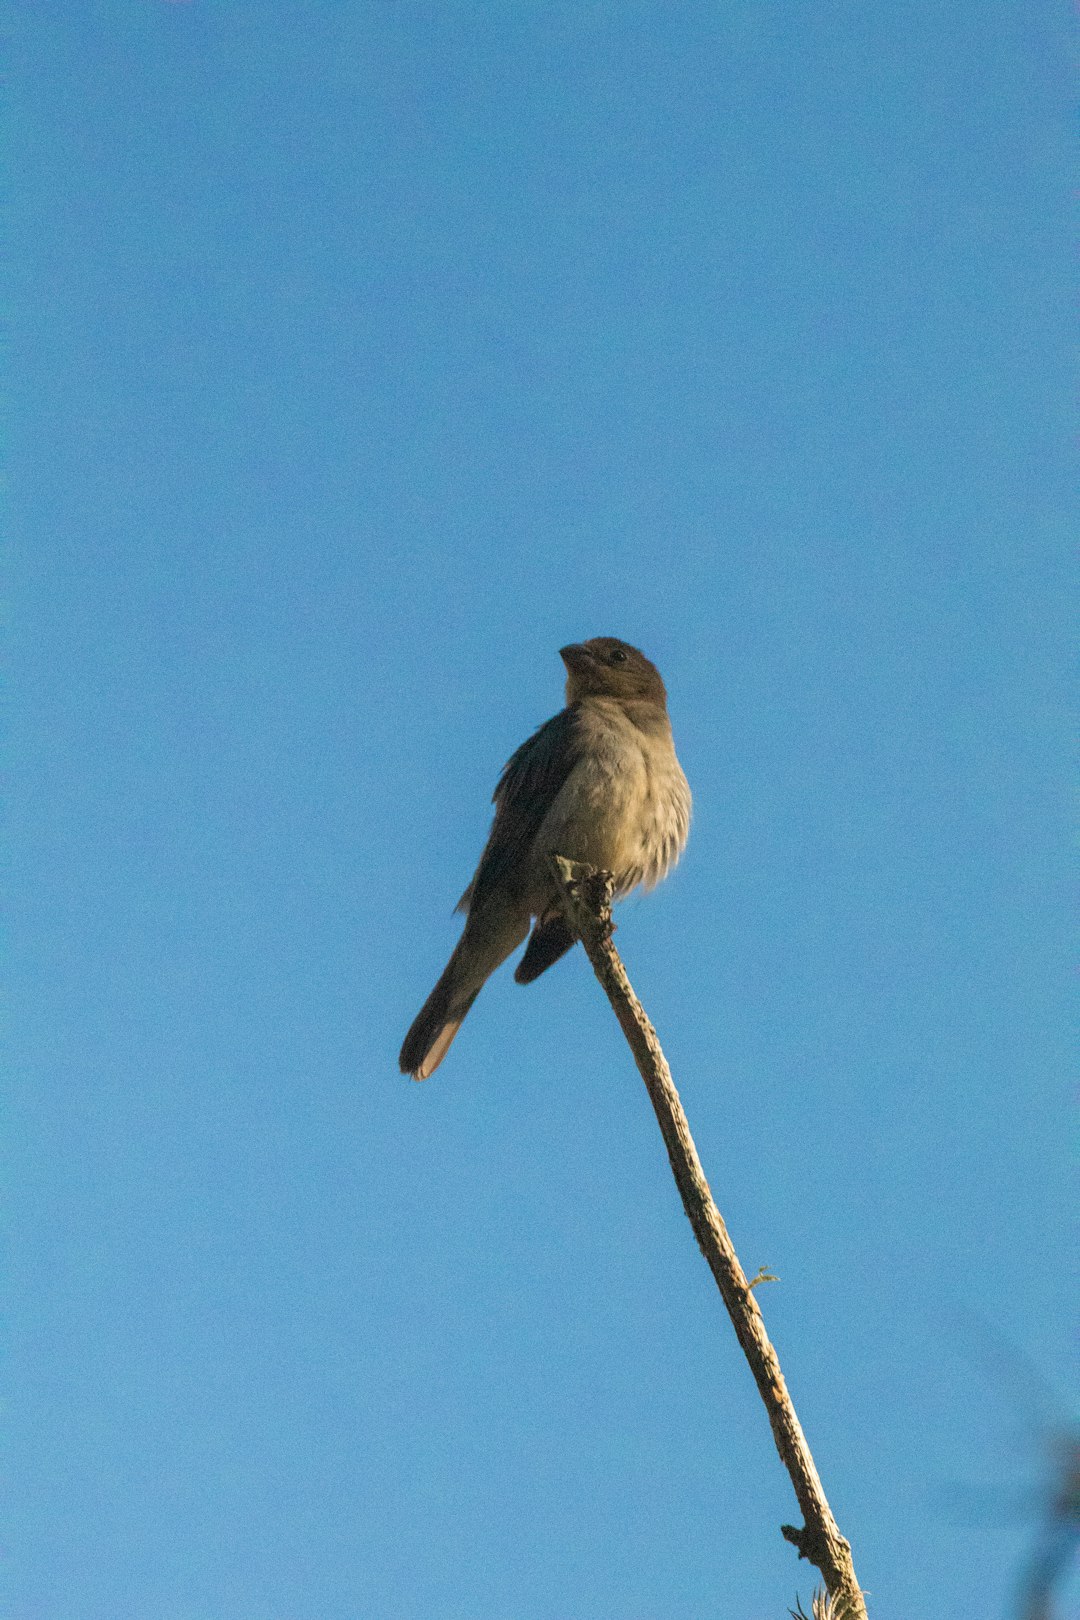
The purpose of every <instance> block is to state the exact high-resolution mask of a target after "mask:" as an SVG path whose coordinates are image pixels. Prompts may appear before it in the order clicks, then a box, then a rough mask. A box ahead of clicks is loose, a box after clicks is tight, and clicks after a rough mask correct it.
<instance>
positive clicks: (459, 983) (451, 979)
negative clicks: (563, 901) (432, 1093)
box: [398, 901, 529, 1080]
mask: <svg viewBox="0 0 1080 1620" xmlns="http://www.w3.org/2000/svg"><path fill="white" fill-rule="evenodd" d="M528 928H529V913H528V911H527V910H525V909H522V907H521V906H519V905H517V904H503V903H502V902H501V901H497V902H492V901H489V902H488V904H487V905H485V907H484V908H483V910H482V911H481V912H479V913H477V912H476V911H470V913H469V920H468V922H467V923H466V924H465V932H464V933H463V934H462V936H461V938H460V939H459V940H458V943H457V947H456V949H455V951H454V953H453V955H452V956H451V958H450V960H449V962H447V964H446V968H445V970H444V972H443V975H442V978H441V979H440V980H439V982H438V984H437V985H436V986H435V988H434V990H433V991H432V992H431V994H430V996H428V998H427V1000H426V1001H425V1002H424V1005H423V1006H422V1007H421V1009H420V1011H419V1013H418V1014H417V1015H416V1018H415V1019H414V1020H413V1025H412V1028H411V1029H410V1030H409V1033H408V1034H407V1035H406V1037H405V1044H404V1045H403V1046H402V1048H401V1056H400V1058H399V1060H398V1061H399V1062H400V1064H401V1072H402V1074H411V1075H412V1077H413V1079H414V1080H426V1079H427V1077H428V1075H429V1074H434V1073H435V1070H436V1069H437V1068H438V1067H439V1064H440V1063H441V1062H442V1060H443V1058H444V1057H445V1056H446V1054H447V1052H448V1051H449V1050H450V1042H451V1041H452V1040H453V1039H454V1036H455V1035H456V1034H457V1032H458V1030H459V1029H460V1028H461V1025H462V1022H463V1020H464V1018H465V1014H466V1013H467V1012H468V1010H469V1008H470V1007H471V1006H472V1004H473V1002H474V1001H475V1000H476V998H477V996H478V995H479V994H480V992H481V990H482V989H483V988H484V985H485V983H486V982H487V980H488V978H489V977H490V975H491V974H492V973H494V971H495V969H496V968H497V967H498V966H499V964H500V963H501V962H505V961H506V958H507V957H508V956H509V955H510V952H511V951H516V950H517V948H518V946H519V945H520V944H521V942H522V940H523V939H524V938H525V935H526V933H527V932H528Z"/></svg>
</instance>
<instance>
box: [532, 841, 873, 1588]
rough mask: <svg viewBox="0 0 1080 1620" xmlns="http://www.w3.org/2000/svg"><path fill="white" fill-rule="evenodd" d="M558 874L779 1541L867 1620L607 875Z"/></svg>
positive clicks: (577, 870) (562, 869) (590, 871)
mask: <svg viewBox="0 0 1080 1620" xmlns="http://www.w3.org/2000/svg"><path fill="white" fill-rule="evenodd" d="M552 866H553V868H554V872H555V877H556V881H557V883H558V885H559V891H560V895H561V897H562V903H563V908H564V910H565V913H566V919H567V922H568V923H569V925H570V927H571V929H572V930H573V932H574V934H575V935H576V936H577V938H578V939H580V941H581V943H582V945H583V946H584V947H585V953H586V955H587V956H588V958H589V961H590V962H591V963H592V966H593V971H594V972H595V974H596V977H597V978H598V979H599V980H600V984H601V986H602V988H603V990H604V993H605V994H606V996H607V998H608V1000H609V1001H610V1003H611V1005H612V1008H613V1010H614V1013H615V1016H616V1018H617V1019H618V1020H619V1024H620V1026H621V1028H622V1032H623V1034H624V1035H625V1036H626V1040H627V1043H628V1045H629V1047H630V1050H631V1052H632V1053H633V1055H634V1062H635V1063H636V1064H637V1066H638V1072H639V1073H640V1075H641V1078H642V1079H643V1080H644V1082H645V1086H646V1089H647V1090H648V1093H649V1098H650V1100H651V1102H652V1105H653V1108H654V1110H655V1112H656V1117H657V1120H658V1121H659V1124H660V1130H661V1133H662V1135H663V1138H664V1144H665V1146H666V1147H667V1152H668V1159H669V1160H670V1161H671V1169H672V1174H673V1175H674V1177H675V1185H676V1186H677V1187H678V1189H679V1194H680V1197H681V1198H682V1201H683V1208H684V1209H685V1210H686V1213H687V1216H688V1217H689V1220H690V1225H691V1226H692V1227H693V1229H694V1236H695V1237H696V1238H697V1242H698V1247H699V1248H700V1250H701V1252H702V1254H703V1255H704V1256H705V1259H706V1260H707V1261H708V1264H709V1269H710V1270H711V1272H712V1274H713V1276H714V1278H715V1279H716V1286H717V1287H718V1288H719V1290H720V1294H721V1297H722V1298H723V1301H724V1304H725V1306H726V1307H727V1312H728V1315H729V1316H730V1317H731V1321H732V1325H733V1327H734V1329H735V1334H736V1337H737V1338H738V1341H739V1343H740V1345H741V1346H742V1350H743V1354H744V1355H745V1357H746V1359H747V1361H748V1362H749V1363H750V1371H751V1372H752V1373H753V1375H754V1381H755V1383H756V1384H757V1387H758V1393H759V1394H760V1396H761V1398H762V1400H763V1401H764V1402H765V1410H766V1412H767V1413H768V1414H769V1423H770V1424H771V1426H772V1432H773V1439H774V1440H775V1442H776V1449H777V1451H778V1452H779V1453H780V1461H781V1462H782V1463H783V1465H784V1467H785V1468H786V1469H787V1471H788V1474H789V1475H790V1476H791V1483H792V1485H793V1486H794V1487H795V1495H796V1497H797V1498H798V1503H799V1507H800V1508H801V1509H802V1514H803V1518H804V1520H805V1523H804V1525H803V1526H802V1528H801V1529H800V1528H796V1527H795V1526H794V1525H790V1524H785V1525H783V1526H782V1527H781V1529H782V1533H783V1535H784V1536H785V1538H786V1539H787V1540H788V1541H790V1542H791V1543H792V1545H793V1546H794V1547H796V1548H797V1549H798V1552H799V1557H800V1558H807V1559H809V1561H810V1562H811V1563H812V1564H815V1565H816V1566H817V1568H818V1569H819V1570H820V1571H821V1574H822V1577H823V1579H824V1581H825V1586H826V1588H827V1590H828V1592H829V1595H830V1597H831V1598H832V1599H833V1611H834V1613H835V1616H836V1620H866V1604H865V1601H864V1599H863V1594H862V1589H861V1588H860V1586H859V1583H858V1581H857V1580H856V1579H855V1570H854V1567H853V1565H852V1562H851V1547H850V1545H849V1544H848V1542H847V1541H845V1539H844V1537H843V1536H842V1535H841V1534H840V1531H839V1528H838V1526H837V1523H836V1520H835V1519H834V1518H833V1516H832V1510H831V1509H830V1507H829V1504H828V1502H827V1501H826V1498H825V1492H824V1490H823V1489H822V1485H821V1480H820V1479H819V1478H818V1471H817V1469H816V1467H815V1466H814V1459H813V1457H812V1456H811V1455H810V1447H809V1446H808V1445H807V1443H806V1437H805V1436H804V1434H803V1432H802V1428H801V1426H800V1423H799V1420H798V1418H797V1417H796V1415H795V1408H794V1406H793V1405H792V1401H791V1396H790V1395H789V1394H788V1391H787V1385H786V1384H785V1383H784V1378H783V1374H782V1373H781V1371H780V1363H779V1361H778V1360H777V1356H776V1351H775V1350H774V1349H773V1347H772V1345H771V1343H770V1342H769V1336H768V1334H767V1333H766V1332H765V1323H764V1321H763V1319H762V1315H761V1311H760V1310H759V1309H758V1304H757V1300H756V1299H755V1297H754V1292H753V1289H752V1288H751V1287H750V1285H749V1283H748V1282H747V1280H746V1276H745V1274H744V1272H743V1269H742V1266H741V1265H740V1264H739V1259H738V1256H737V1255H736V1253H735V1248H734V1245H733V1244H732V1241H731V1238H730V1237H729V1236H728V1230H727V1227H726V1226H725V1225H724V1222H723V1220H722V1219H721V1216H720V1211H719V1210H718V1209H717V1207H716V1205H715V1203H714V1202H713V1197H712V1193H711V1192H710V1190H709V1183H708V1182H707V1181H706V1179H705V1172H704V1170H703V1169H702V1168H701V1160H700V1159H699V1158H698V1154H697V1149H696V1148H695V1146H694V1139H693V1137H692V1136H691V1135H690V1126H689V1124H688V1123H687V1119H686V1115H685V1113H684V1112H683V1106H682V1103H681V1101H680V1100H679V1093H678V1092H677V1091H676V1089H675V1082H674V1081H673V1080H672V1078H671V1070H670V1069H669V1068H668V1065H667V1059H666V1058H665V1057H664V1054H663V1052H662V1050H661V1048H660V1042H659V1040H658V1039H657V1036H656V1031H655V1030H654V1029H653V1026H652V1024H651V1023H650V1022H649V1019H648V1017H647V1016H646V1014H645V1010H644V1008H643V1007H642V1005H641V1003H640V1001H639V1000H638V999H637V996H636V995H635V994H634V991H633V989H632V988H631V985H630V980H629V979H628V978H627V976H626V969H625V968H624V967H623V965H622V962H621V960H620V958H619V953H618V951H616V949H615V946H614V945H613V944H612V939H611V935H612V932H613V925H612V921H611V897H612V879H611V874H610V873H608V872H599V871H597V870H596V868H595V867H592V866H586V865H583V864H581V863H580V862H577V861H568V860H565V859H564V858H563V857H562V856H559V855H555V856H552Z"/></svg>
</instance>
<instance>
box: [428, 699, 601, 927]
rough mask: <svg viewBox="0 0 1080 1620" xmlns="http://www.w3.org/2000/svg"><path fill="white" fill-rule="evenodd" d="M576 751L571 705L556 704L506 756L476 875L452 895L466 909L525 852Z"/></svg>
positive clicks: (577, 755)
mask: <svg viewBox="0 0 1080 1620" xmlns="http://www.w3.org/2000/svg"><path fill="white" fill-rule="evenodd" d="M580 757H581V740H580V732H579V730H578V726H577V717H576V714H575V711H574V710H573V709H561V710H560V711H559V713H558V714H556V715H553V716H552V718H551V719H550V720H546V721H545V722H544V724H543V725H542V726H541V727H540V728H539V730H538V731H534V732H533V734H532V736H531V737H530V738H529V740H528V741H527V742H524V743H522V745H521V747H520V748H519V749H518V750H517V753H515V754H512V755H511V757H510V758H509V759H508V760H507V762H506V765H505V767H504V769H503V773H502V775H501V776H500V778H499V785H498V787H497V788H496V789H495V793H494V795H493V797H494V803H495V820H494V822H493V823H492V827H491V832H490V834H489V836H488V841H487V844H486V845H485V847H484V853H483V854H482V855H481V857H480V865H479V866H478V867H477V868H476V876H475V877H474V878H473V880H472V882H471V883H470V884H469V887H468V888H467V889H466V890H465V893H464V894H463V895H462V897H461V899H460V900H459V901H458V910H459V911H467V910H468V909H469V908H470V907H471V906H472V905H473V904H474V903H475V902H476V901H477V900H478V899H481V898H482V897H483V894H484V892H485V890H489V889H490V888H492V887H493V886H495V885H498V884H499V883H501V882H502V880H503V879H504V878H505V877H506V876H507V874H508V873H509V872H511V871H512V870H513V869H514V868H515V867H516V866H517V865H518V863H519V862H522V861H524V860H525V859H526V858H527V856H528V853H529V849H530V846H531V845H532V841H533V839H534V838H535V837H536V835H537V833H538V832H539V831H540V824H541V822H542V821H543V819H544V817H545V816H546V815H547V813H548V810H549V809H550V808H551V805H552V803H553V801H554V799H555V796H556V794H557V793H558V792H559V790H560V789H561V788H562V786H563V783H564V782H565V781H566V779H567V777H568V776H569V775H570V772H571V771H572V770H573V768H574V766H575V765H576V764H577V762H578V760H579V759H580Z"/></svg>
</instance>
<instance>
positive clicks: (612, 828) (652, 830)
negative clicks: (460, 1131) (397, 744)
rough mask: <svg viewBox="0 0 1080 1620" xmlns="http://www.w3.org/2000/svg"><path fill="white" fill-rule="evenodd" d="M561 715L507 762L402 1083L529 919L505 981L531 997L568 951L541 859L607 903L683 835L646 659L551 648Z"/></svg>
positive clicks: (661, 869) (654, 877) (651, 874)
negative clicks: (603, 884)
mask: <svg viewBox="0 0 1080 1620" xmlns="http://www.w3.org/2000/svg"><path fill="white" fill-rule="evenodd" d="M559 657H560V658H561V659H562V661H563V663H564V664H565V665H566V708H565V709H562V710H560V712H559V713H558V714H556V715H554V716H553V717H552V718H551V719H550V720H548V721H547V722H546V723H545V724H544V725H542V726H541V727H540V728H539V730H538V731H535V732H534V733H533V735H532V736H531V737H530V738H529V740H528V742H526V743H523V744H522V746H521V747H520V748H519V749H518V751H517V753H516V754H514V755H513V757H512V758H511V759H510V760H509V762H508V763H507V765H506V768H505V769H504V771H503V773H502V776H501V777H500V778H499V785H498V787H497V788H496V789H495V795H494V803H495V820H494V822H493V823H492V828H491V832H490V834H489V836H488V841H487V844H486V845H485V847H484V853H483V854H482V855H481V857H480V864H479V866H478V867H477V868H476V875H475V876H474V878H473V880H472V882H471V883H470V884H469V887H468V888H467V889H466V890H465V893H464V894H463V895H462V897H461V899H460V900H459V902H458V907H457V909H458V910H459V911H464V912H465V913H466V921H465V929H464V932H463V933H462V936H461V939H460V940H459V941H458V944H457V947H456V949H455V950H454V953H453V955H452V956H451V958H450V960H449V962H448V963H447V964H446V969H445V971H444V973H443V975H442V978H441V979H440V980H439V982H438V984H437V985H436V986H435V988H434V990H433V991H432V992H431V994H430V996H429V997H428V999H427V1001H426V1002H425V1003H424V1005H423V1007H422V1008H421V1010H420V1012H419V1014H418V1015H417V1018H416V1020H415V1022H414V1023H413V1026H412V1028H411V1029H410V1030H409V1033H408V1034H407V1035H406V1037H405V1044H404V1045H403V1046H402V1048H401V1059H400V1061H401V1069H402V1073H403V1074H411V1075H412V1077H413V1078H414V1079H415V1080H426V1079H427V1077H428V1075H429V1074H433V1073H434V1072H435V1070H436V1069H437V1068H438V1066H439V1064H440V1063H441V1062H442V1060H443V1058H444V1057H445V1056H446V1054H447V1051H448V1050H449V1047H450V1043H451V1041H452V1040H453V1039H454V1036H455V1035H456V1034H457V1032H458V1030H459V1029H460V1028H461V1023H462V1020H463V1018H464V1017H465V1014H466V1013H467V1012H468V1010H469V1008H470V1007H471V1006H472V1004H473V1002H474V1001H475V1000H476V998H477V996H478V995H479V993H480V991H481V989H482V988H483V986H484V983H485V982H486V980H487V979H488V978H489V976H490V975H491V974H492V973H494V971H495V969H496V968H497V967H498V966H499V965H500V964H501V963H502V962H505V960H506V958H507V957H508V956H509V955H510V953H511V951H514V950H516V949H517V947H518V946H519V945H520V944H521V942H522V940H523V939H524V938H525V936H526V934H527V933H528V932H529V925H530V923H531V922H532V920H533V918H535V919H536V923H535V926H534V928H533V931H532V938H531V939H530V940H529V945H528V949H527V950H526V952H525V954H524V956H523V957H522V959H521V961H520V962H519V963H518V967H517V972H516V973H515V974H514V978H515V979H516V980H517V982H518V984H531V983H532V981H533V979H536V978H538V977H539V976H540V974H541V973H543V972H544V970H545V968H549V967H550V966H551V964H552V963H553V962H557V961H558V959H559V957H560V956H562V955H563V953H564V952H565V951H568V950H569V949H570V947H571V945H572V944H573V943H574V936H573V935H572V934H571V932H570V930H569V928H568V927H567V925H566V921H565V918H564V917H563V913H562V908H561V906H560V904H559V899H558V893H557V890H556V887H555V879H554V877H553V875H552V872H551V868H550V865H549V857H550V856H551V855H565V856H566V857H567V859H569V860H573V861H587V862H589V863H590V864H591V865H592V866H597V867H600V868H601V869H602V870H604V871H606V872H610V873H611V874H612V876H613V877H614V879H615V898H616V899H620V898H621V897H622V896H623V895H626V894H629V892H630V890H631V889H634V888H637V886H638V885H639V884H640V885H642V886H643V887H644V888H646V889H651V888H652V887H653V885H654V884H656V883H659V881H660V879H661V878H662V877H664V876H665V875H666V873H667V872H668V871H669V870H670V869H671V867H673V866H674V865H675V862H676V861H677V860H678V858H679V856H680V855H681V854H682V851H683V848H684V846H685V844H686V838H687V834H688V832H689V830H690V788H689V786H688V785H687V781H686V777H685V776H684V775H683V773H682V768H681V766H680V765H679V762H678V760H677V759H676V757H675V746H674V744H673V742H672V740H671V723H670V721H669V720H668V713H667V692H666V691H665V690H664V683H663V681H662V680H661V679H660V672H659V670H658V669H657V668H656V666H655V665H654V664H650V662H649V660H648V659H647V658H646V657H645V655H644V653H640V652H638V650H637V648H636V647H630V646H628V645H627V643H626V642H625V641H617V640H616V639H615V637H614V636H597V637H596V638H595V639H594V640H592V641H583V642H581V643H580V644H578V645H574V646H571V647H563V648H562V649H561V650H560V653H559Z"/></svg>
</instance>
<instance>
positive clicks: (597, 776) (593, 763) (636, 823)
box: [536, 704, 690, 895]
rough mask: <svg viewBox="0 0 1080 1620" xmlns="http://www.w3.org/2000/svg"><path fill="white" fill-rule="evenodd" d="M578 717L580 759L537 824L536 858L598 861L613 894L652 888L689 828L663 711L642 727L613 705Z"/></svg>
mask: <svg viewBox="0 0 1080 1620" xmlns="http://www.w3.org/2000/svg"><path fill="white" fill-rule="evenodd" d="M581 723H582V744H583V746H582V753H581V757H580V758H579V760H578V762H577V764H576V765H575V766H574V769H573V771H572V772H571V773H570V776H569V778H568V779H567V781H566V783H565V784H564V786H563V788H562V789H561V791H560V793H559V794H558V796H557V798H556V800H555V802H554V803H553V805H552V807H551V810H550V811H549V813H548V815H547V816H546V817H545V819H544V822H543V824H542V826H541V828H540V830H539V833H538V835H537V840H536V854H537V857H538V860H539V861H540V862H543V863H546V861H547V857H548V855H549V854H552V853H555V854H559V855H565V856H567V857H568V859H570V860H576V861H587V862H589V863H590V864H591V865H593V866H598V867H601V868H603V869H604V870H605V871H608V872H611V873H612V874H613V876H614V878H615V892H616V895H624V894H628V893H629V891H630V890H631V889H634V888H636V887H637V886H638V885H639V884H641V885H644V887H646V888H651V887H652V886H653V884H655V883H658V882H659V881H660V879H661V878H662V877H663V876H664V875H665V873H667V872H668V871H669V870H670V869H671V867H672V866H674V864H675V862H676V861H677V860H678V858H679V856H680V854H681V853H682V850H683V847H684V845H685V843H686V839H687V834H688V832H689V829H690V789H689V786H688V784H687V781H686V777H685V776H684V775H683V772H682V768H681V767H680V765H679V762H678V759H677V758H676V756H675V748H674V745H673V743H672V740H671V731H670V727H669V726H668V725H667V720H666V717H664V719H663V724H662V725H658V726H657V727H656V728H655V729H654V730H652V731H650V732H643V731H642V730H641V729H640V728H639V727H638V726H636V725H634V724H633V723H632V722H631V721H630V720H629V719H628V718H627V717H626V716H625V715H624V714H623V712H622V711H621V710H620V709H619V708H618V706H617V705H611V706H610V710H609V711H608V712H605V709H604V707H602V706H601V705H599V704H598V705H597V706H596V709H594V710H592V711H591V712H589V713H587V714H586V715H584V716H583V717H582V722H581Z"/></svg>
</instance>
